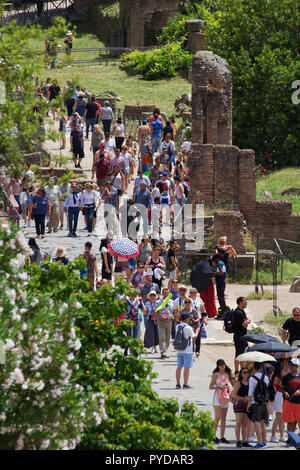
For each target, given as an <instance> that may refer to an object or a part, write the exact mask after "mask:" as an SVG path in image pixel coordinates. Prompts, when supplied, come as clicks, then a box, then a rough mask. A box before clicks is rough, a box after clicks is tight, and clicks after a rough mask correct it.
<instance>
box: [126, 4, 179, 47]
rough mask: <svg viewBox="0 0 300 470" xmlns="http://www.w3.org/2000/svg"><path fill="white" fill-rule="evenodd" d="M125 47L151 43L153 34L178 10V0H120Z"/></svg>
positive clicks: (149, 44)
mask: <svg viewBox="0 0 300 470" xmlns="http://www.w3.org/2000/svg"><path fill="white" fill-rule="evenodd" d="M120 11H121V18H122V21H123V28H124V29H125V33H126V39H125V42H126V44H124V45H125V46H126V47H143V46H152V45H153V35H154V34H155V33H159V32H161V30H162V28H163V27H164V26H166V25H167V24H168V21H169V18H173V17H174V16H175V15H176V13H177V12H178V0H147V1H144V0H120Z"/></svg>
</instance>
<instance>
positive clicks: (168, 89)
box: [31, 25, 191, 115]
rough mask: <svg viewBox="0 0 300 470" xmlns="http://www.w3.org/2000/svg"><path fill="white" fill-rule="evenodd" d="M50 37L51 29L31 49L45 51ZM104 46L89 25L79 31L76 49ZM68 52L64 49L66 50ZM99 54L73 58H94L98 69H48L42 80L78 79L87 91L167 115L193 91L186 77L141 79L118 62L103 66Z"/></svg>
mask: <svg viewBox="0 0 300 470" xmlns="http://www.w3.org/2000/svg"><path fill="white" fill-rule="evenodd" d="M46 35H47V29H46V28H45V29H44V30H43V35H42V36H41V38H40V39H39V40H32V43H31V47H32V48H33V49H34V50H37V51H43V50H44V38H45V36H46ZM63 39H64V38H63V37H62V38H59V41H58V42H59V43H60V44H61V45H62V46H63ZM92 47H93V48H95V47H98V48H99V47H104V45H103V43H101V42H100V41H99V40H98V39H97V38H96V36H95V35H94V34H93V31H92V30H89V29H88V27H86V26H85V25H84V26H83V27H81V28H78V29H77V34H76V42H75V45H74V49H82V48H92ZM63 50H64V48H63ZM97 56H98V53H97V52H87V53H84V54H83V53H75V52H74V53H73V57H74V58H77V59H83V58H84V57H90V58H94V60H95V66H96V65H97V67H93V66H92V64H82V65H79V64H78V65H74V66H73V67H72V68H71V69H70V68H67V67H65V66H63V67H58V68H57V69H53V70H47V69H44V70H43V71H42V73H41V75H40V77H39V78H40V79H41V80H43V82H45V80H46V78H47V77H51V78H53V79H54V78H56V79H58V82H59V84H60V85H64V84H65V83H66V81H67V79H68V78H72V77H74V78H75V77H78V78H79V79H80V85H82V86H83V87H85V88H86V89H87V90H89V91H91V92H93V93H96V94H101V92H102V93H104V92H105V91H106V90H112V91H114V92H115V93H117V94H118V95H119V96H120V98H121V99H122V101H121V106H122V107H123V106H124V105H125V104H155V105H156V106H158V107H160V109H161V111H162V112H165V113H167V115H170V114H174V112H175V109H174V100H175V98H176V97H177V96H179V95H181V94H182V93H190V92H191V84H190V83H189V82H188V81H187V80H186V79H184V78H181V77H175V78H172V79H169V80H165V79H164V80H156V81H154V82H149V81H144V80H139V79H137V78H135V77H130V76H128V75H127V73H126V72H124V71H122V70H120V69H119V67H118V60H113V61H111V62H110V63H109V65H108V66H106V65H105V62H102V65H100V66H99V61H98V60H97ZM64 60H65V54H63V53H62V54H59V56H58V62H61V61H64Z"/></svg>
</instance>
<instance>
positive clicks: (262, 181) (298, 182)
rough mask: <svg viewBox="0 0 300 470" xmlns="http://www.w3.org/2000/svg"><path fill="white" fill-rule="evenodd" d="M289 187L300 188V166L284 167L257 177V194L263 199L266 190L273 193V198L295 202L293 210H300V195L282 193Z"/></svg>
mask: <svg viewBox="0 0 300 470" xmlns="http://www.w3.org/2000/svg"><path fill="white" fill-rule="evenodd" d="M288 188H299V189H300V168H284V169H283V170H278V171H274V172H273V173H270V174H268V175H262V176H259V178H257V182H256V195H257V198H258V199H263V194H264V191H268V192H270V193H271V194H272V199H281V200H286V201H289V202H291V203H292V204H293V212H297V213H299V212H300V196H299V195H295V194H287V195H281V194H280V191H282V190H284V189H288Z"/></svg>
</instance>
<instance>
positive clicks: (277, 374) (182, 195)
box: [2, 79, 300, 448]
mask: <svg viewBox="0 0 300 470" xmlns="http://www.w3.org/2000/svg"><path fill="white" fill-rule="evenodd" d="M70 91H71V93H70ZM38 93H41V99H45V100H46V101H47V106H48V108H49V109H48V112H52V117H53V118H55V117H56V111H55V110H54V108H52V107H51V101H52V100H55V98H56V97H57V96H59V95H60V94H61V95H62V97H63V102H64V106H65V107H64V108H62V109H61V110H60V111H59V115H58V119H59V121H58V122H59V131H60V134H61V148H62V149H69V150H70V152H71V155H72V158H73V161H74V166H75V168H81V164H82V161H83V159H84V158H85V157H86V155H85V147H86V146H85V145H84V143H85V140H90V142H89V143H88V145H89V149H90V152H92V155H93V158H92V162H91V167H90V171H91V179H90V181H88V182H85V184H84V187H81V186H80V183H78V182H77V181H72V182H70V183H59V181H58V178H57V176H56V175H55V171H54V170H53V169H50V170H49V174H48V175H47V176H46V177H44V178H43V180H42V181H41V182H40V181H39V184H38V185H37V181H36V180H37V178H36V175H35V174H34V172H33V171H32V170H31V168H30V165H28V164H26V165H25V166H24V169H23V172H22V174H21V175H18V174H16V175H14V177H13V178H11V179H10V180H9V181H8V182H7V185H6V189H7V190H8V192H10V193H11V194H13V195H14V197H15V200H16V202H17V204H18V208H19V213H20V215H21V216H22V218H23V222H24V225H25V226H26V227H28V226H30V224H31V220H34V223H35V228H36V238H44V237H45V233H46V229H48V233H51V232H52V231H53V232H57V231H58V230H63V228H64V227H65V226H66V227H67V230H68V232H67V236H68V237H72V238H76V237H78V222H79V217H80V214H82V217H83V220H84V225H85V229H84V230H85V231H86V233H87V236H92V235H95V227H96V224H97V223H100V224H101V225H102V226H104V227H106V229H107V231H106V233H107V234H106V237H103V238H101V240H100V239H99V244H98V246H97V248H96V249H95V241H94V240H95V238H93V239H92V240H93V242H91V241H87V242H86V243H85V244H84V246H83V249H82V253H81V255H80V256H82V257H84V259H85V260H86V264H87V267H86V269H84V270H83V271H82V272H81V273H80V276H81V277H82V278H86V279H87V281H88V283H89V288H90V290H95V289H99V288H100V287H101V286H107V285H110V284H111V283H114V282H115V280H116V279H117V277H118V276H120V275H121V276H123V278H124V279H125V280H126V281H127V282H128V283H129V284H130V285H131V286H132V287H133V288H134V289H136V290H135V291H133V294H132V295H128V296H127V297H126V299H125V300H126V303H127V308H126V311H124V315H123V316H122V317H121V318H126V319H129V320H131V322H132V327H131V328H130V329H129V331H128V335H129V336H132V337H134V338H140V339H141V340H142V341H143V343H144V347H145V348H146V349H147V350H148V353H150V354H160V358H161V359H166V358H168V357H169V354H170V353H169V351H170V347H171V345H172V343H173V346H174V345H175V344H176V341H178V338H180V337H181V338H184V341H185V342H186V343H185V347H184V348H182V349H181V350H179V349H177V368H176V374H175V377H176V389H181V388H182V389H189V388H191V386H190V385H189V377H190V372H191V369H192V367H193V363H194V359H196V358H199V356H200V349H201V340H202V339H203V338H206V337H207V331H206V328H205V327H206V326H207V325H208V320H209V319H214V318H217V319H218V318H221V319H222V318H223V315H224V313H225V312H226V311H227V310H228V308H229V307H228V305H227V304H226V295H225V290H226V278H227V276H228V274H229V273H230V271H231V266H230V258H231V257H235V256H236V252H235V249H234V247H233V246H232V245H230V244H228V242H227V238H226V236H223V237H221V238H220V239H219V240H218V244H217V245H216V246H215V247H214V252H213V253H212V255H211V257H210V258H209V264H210V266H211V268H212V270H213V272H214V274H213V276H212V279H211V281H210V282H209V285H208V286H207V287H206V288H205V289H204V290H203V291H202V292H201V293H200V294H199V293H198V290H197V289H196V288H194V287H190V286H186V285H184V284H183V283H182V282H180V281H179V279H180V278H181V273H180V270H179V267H178V259H177V258H178V253H179V249H180V247H179V245H178V243H177V242H176V240H175V239H174V238H171V239H170V240H169V241H167V242H166V241H165V240H164V238H163V237H162V232H163V227H164V226H166V225H168V226H169V227H171V228H173V227H174V223H175V222H176V218H177V217H178V215H179V214H180V213H181V212H182V211H184V206H185V204H186V203H187V202H188V200H189V194H190V185H189V168H188V165H187V163H188V161H187V159H188V155H189V152H190V145H191V142H190V127H191V126H190V123H189V122H186V123H185V126H184V128H183V130H182V132H181V133H180V136H178V133H179V130H178V127H177V124H176V121H175V119H174V117H172V116H171V117H170V118H169V119H168V120H166V121H165V122H164V120H163V118H162V116H161V113H160V110H159V109H154V110H153V114H152V115H151V116H150V118H149V119H148V120H143V121H142V122H141V124H140V126H139V128H138V132H137V136H136V138H134V136H132V135H127V133H126V126H125V125H124V123H123V122H122V119H121V118H120V117H116V116H115V115H114V111H113V109H112V107H111V106H110V103H109V102H108V101H106V102H105V103H104V105H103V106H101V105H100V103H98V102H97V100H96V98H95V97H94V96H91V95H87V94H86V93H85V92H84V91H83V90H81V89H80V87H77V88H76V87H75V88H74V87H73V86H72V83H71V81H68V82H67V85H66V86H65V87H64V88H63V89H62V90H61V88H60V87H59V85H58V84H57V83H56V82H55V81H52V80H50V79H48V80H47V84H46V86H45V88H44V89H43V90H41V89H37V90H36V94H37V95H38ZM68 134H69V145H68V143H67V135H68ZM2 183H3V181H2ZM124 195H125V196H126V197H125V198H124ZM108 206H111V207H112V208H113V213H114V215H115V216H116V218H117V220H118V221H120V220H122V218H123V215H124V213H125V216H126V217H125V219H126V220H125V225H124V223H123V224H121V226H122V227H121V231H122V236H123V237H128V238H129V239H131V240H132V241H134V242H136V243H137V245H138V246H139V249H138V254H137V255H136V256H134V257H131V258H130V259H124V258H123V257H121V256H114V254H113V253H112V252H111V251H110V249H109V245H110V243H111V242H112V241H113V240H114V239H115V238H116V236H115V233H116V232H115V231H114V230H111V226H110V225H109V223H108V218H109V217H108V215H109V214H108V212H109V211H108ZM124 207H125V212H124ZM165 208H167V209H168V210H167V211H165V210H164V209H165ZM142 212H144V214H146V219H147V223H146V224H145V223H144V222H145V218H144V217H143V215H144V214H142ZM129 228H130V230H132V232H131V231H130V230H129ZM96 240H97V239H96ZM29 245H30V247H31V249H32V255H31V262H41V261H42V259H43V258H45V257H47V256H48V253H44V254H43V253H41V250H40V248H39V246H38V243H37V242H36V239H35V238H30V240H29ZM52 261H53V262H62V263H64V264H67V263H68V262H69V258H68V253H67V250H66V249H65V248H64V247H62V246H59V247H57V249H56V250H55V253H54V255H53V257H52ZM213 279H214V282H213ZM136 292H137V293H136ZM216 297H217V299H218V303H219V308H217V306H216V300H215V298H216ZM246 307H247V299H246V298H245V297H239V298H238V299H237V306H236V309H235V312H234V315H235V330H234V335H233V340H234V345H235V363H234V366H235V370H234V372H232V371H231V370H230V368H229V367H228V366H227V365H226V363H225V361H224V360H223V359H220V360H218V361H217V364H216V368H215V369H214V370H213V371H212V379H211V382H210V385H209V389H210V390H213V391H214V397H213V407H214V411H215V429H216V431H217V429H218V426H219V424H220V438H217V439H216V443H217V444H218V443H225V444H226V443H228V441H227V439H226V437H225V431H226V416H227V412H228V408H229V406H230V404H233V410H234V414H235V417H236V427H235V434H236V441H237V443H236V446H237V447H250V446H251V447H252V445H251V442H254V443H255V445H254V447H255V448H264V447H265V446H266V424H268V423H269V422H270V421H271V420H272V418H273V426H272V436H271V441H272V442H279V441H283V442H285V441H286V436H285V423H287V429H288V430H290V431H295V430H296V428H297V423H298V424H299V422H300V375H299V369H298V367H299V362H298V360H297V359H296V358H291V359H290V360H279V361H278V362H277V364H276V366H274V365H273V364H269V365H267V366H265V365H262V363H259V362H254V363H252V364H250V365H249V364H247V363H242V362H240V361H238V360H237V359H236V358H237V357H238V356H239V355H240V354H242V353H243V352H244V351H245V350H246V349H247V346H248V344H247V341H245V340H244V339H243V336H244V335H245V334H246V333H247V327H248V324H249V323H250V320H249V318H248V316H247V314H246V312H245V309H246ZM292 320H293V322H292V325H291V322H288V323H285V324H284V325H283V330H282V331H283V336H282V341H283V342H286V339H287V336H286V333H287V332H289V334H290V335H289V338H291V337H292V338H293V340H300V332H299V325H300V311H299V308H298V309H297V308H296V309H294V311H293V318H292ZM298 322H299V323H298ZM295 323H296V326H295ZM180 335H181V336H180ZM182 341H183V339H182ZM174 347H175V346H174ZM175 349H176V348H175ZM124 354H125V355H126V356H127V355H128V354H130V351H129V350H128V349H126V350H125V351H124ZM182 374H183V383H182V381H181V375H182ZM261 378H263V381H264V382H265V383H266V384H267V385H269V384H270V385H271V388H272V389H273V392H274V393H273V399H272V400H271V399H269V401H266V402H265V403H263V404H262V403H260V402H258V400H257V397H256V393H255V389H256V384H257V383H258V381H259V379H261ZM271 388H270V390H271ZM269 398H270V397H269ZM278 433H279V434H278Z"/></svg>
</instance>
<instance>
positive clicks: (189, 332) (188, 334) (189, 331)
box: [176, 299, 195, 354]
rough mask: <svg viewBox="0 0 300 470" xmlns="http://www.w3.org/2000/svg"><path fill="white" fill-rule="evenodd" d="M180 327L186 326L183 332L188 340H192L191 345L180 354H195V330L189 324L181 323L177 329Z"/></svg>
mask: <svg viewBox="0 0 300 470" xmlns="http://www.w3.org/2000/svg"><path fill="white" fill-rule="evenodd" d="M176 300H177V299H176ZM179 325H185V327H184V330H183V334H184V337H185V338H186V339H188V338H190V344H188V345H187V347H186V348H185V349H184V350H183V351H179V352H180V353H183V354H193V338H194V336H195V333H194V331H193V328H192V327H191V326H190V325H188V324H187V323H184V322H180V323H178V325H177V326H176V329H177V328H178V326H179Z"/></svg>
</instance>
